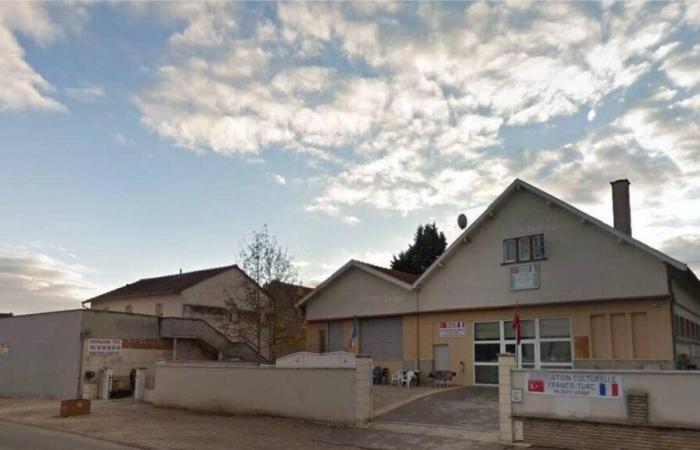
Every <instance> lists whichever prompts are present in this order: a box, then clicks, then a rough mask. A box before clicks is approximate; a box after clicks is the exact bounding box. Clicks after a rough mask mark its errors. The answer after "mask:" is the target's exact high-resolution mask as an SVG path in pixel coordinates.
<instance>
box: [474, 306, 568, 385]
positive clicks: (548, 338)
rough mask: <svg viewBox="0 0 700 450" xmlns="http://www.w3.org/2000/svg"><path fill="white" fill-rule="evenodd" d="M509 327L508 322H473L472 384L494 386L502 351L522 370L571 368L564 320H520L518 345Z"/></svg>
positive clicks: (566, 320)
mask: <svg viewBox="0 0 700 450" xmlns="http://www.w3.org/2000/svg"><path fill="white" fill-rule="evenodd" d="M511 324H512V322H511V321H510V320H499V321H490V322H475V323H474V383H475V384H498V354H499V353H502V352H509V353H514V354H515V355H516V362H517V365H518V367H522V368H533V369H548V368H549V369H564V368H566V369H570V368H572V367H573V361H572V358H571V354H572V353H571V331H570V321H569V319H568V318H553V319H526V320H522V321H521V328H520V331H521V337H522V341H521V342H520V345H519V346H517V345H516V343H515V338H516V336H515V330H514V329H513V327H512V325H511ZM516 347H517V348H516Z"/></svg>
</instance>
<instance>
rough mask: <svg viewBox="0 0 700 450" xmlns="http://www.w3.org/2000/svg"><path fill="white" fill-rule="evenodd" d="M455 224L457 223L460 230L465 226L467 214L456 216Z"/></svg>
mask: <svg viewBox="0 0 700 450" xmlns="http://www.w3.org/2000/svg"><path fill="white" fill-rule="evenodd" d="M457 225H459V228H460V229H462V230H463V229H465V228H467V216H465V215H464V214H460V215H459V216H457Z"/></svg>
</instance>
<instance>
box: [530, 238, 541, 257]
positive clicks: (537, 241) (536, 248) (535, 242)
mask: <svg viewBox="0 0 700 450" xmlns="http://www.w3.org/2000/svg"><path fill="white" fill-rule="evenodd" d="M542 258H544V235H541V234H536V235H535V236H532V259H542Z"/></svg>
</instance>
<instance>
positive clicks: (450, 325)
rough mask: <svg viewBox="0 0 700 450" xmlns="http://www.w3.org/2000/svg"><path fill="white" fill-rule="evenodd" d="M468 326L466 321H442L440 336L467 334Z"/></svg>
mask: <svg viewBox="0 0 700 450" xmlns="http://www.w3.org/2000/svg"><path fill="white" fill-rule="evenodd" d="M466 334H467V328H466V327H465V326H464V322H462V321H461V320H460V321H457V322H440V337H455V336H466Z"/></svg>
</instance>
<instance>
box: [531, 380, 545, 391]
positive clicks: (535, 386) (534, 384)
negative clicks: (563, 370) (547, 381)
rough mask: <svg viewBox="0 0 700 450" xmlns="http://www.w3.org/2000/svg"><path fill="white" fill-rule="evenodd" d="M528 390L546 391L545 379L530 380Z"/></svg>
mask: <svg viewBox="0 0 700 450" xmlns="http://www.w3.org/2000/svg"><path fill="white" fill-rule="evenodd" d="M527 391H528V392H544V381H542V380H530V381H529V382H528V383H527Z"/></svg>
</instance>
